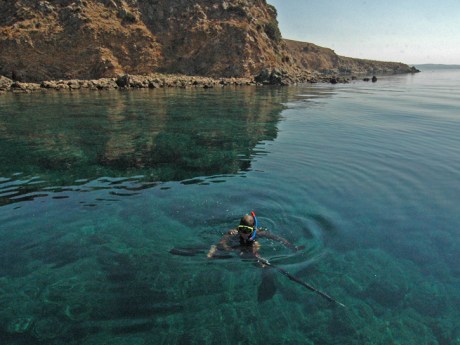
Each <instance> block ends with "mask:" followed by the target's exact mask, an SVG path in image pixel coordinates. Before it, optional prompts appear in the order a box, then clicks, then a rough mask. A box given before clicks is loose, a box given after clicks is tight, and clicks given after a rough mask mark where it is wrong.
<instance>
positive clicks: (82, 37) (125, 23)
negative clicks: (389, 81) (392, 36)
mask: <svg viewBox="0 0 460 345" xmlns="http://www.w3.org/2000/svg"><path fill="white" fill-rule="evenodd" d="M276 18H277V12H276V9H275V8H274V7H273V6H271V5H269V4H267V3H266V1H265V0H223V1H215V0H193V1H166V0H134V1H129V2H128V1H122V0H103V1H102V0H98V1H96V0H48V1H45V0H43V1H35V0H4V1H1V2H0V47H1V49H0V75H1V76H3V77H2V81H0V84H1V85H4V86H3V89H5V88H11V87H12V84H13V83H14V82H16V84H15V85H16V86H15V87H16V88H19V89H20V88H21V87H23V86H24V83H34V85H40V88H46V85H48V88H52V87H53V86H52V85H54V84H52V82H48V84H46V83H44V81H52V80H54V81H55V83H58V81H59V80H61V81H66V82H62V83H61V85H67V86H65V88H67V87H68V88H70V89H71V88H72V86H71V85H74V87H77V86H76V85H77V84H79V86H80V87H81V86H82V85H85V84H84V82H77V83H73V84H72V83H70V84H69V82H68V81H73V80H79V81H83V80H87V81H88V80H103V81H104V80H108V81H107V83H108V84H107V83H106V84H104V82H101V83H102V84H101V83H99V84H97V83H96V84H97V85H96V84H95V83H94V82H93V84H94V85H92V86H94V87H95V88H98V87H105V86H104V85H112V86H114V87H115V85H116V87H120V83H121V84H123V80H122V79H120V78H123V77H125V79H126V78H128V79H127V80H128V83H127V84H126V83H125V85H127V86H130V84H129V81H132V80H134V79H135V78H142V77H144V81H145V78H146V76H151V75H155V76H158V75H162V76H169V77H161V78H160V79H158V78H159V77H152V78H151V79H149V80H148V81H145V83H147V85H151V86H155V85H161V83H159V82H156V81H155V80H160V81H161V80H166V79H168V78H170V76H171V75H177V76H179V77H177V78H178V79H177V78H176V82H171V83H169V84H171V85H173V86H174V85H176V84H178V85H184V83H185V84H187V85H188V83H191V84H193V83H195V85H196V83H200V84H202V85H208V86H210V85H214V84H216V83H218V84H222V83H224V84H225V83H230V84H231V83H235V84H237V85H240V84H245V83H260V84H279V85H289V84H295V83H301V82H317V81H329V80H330V79H331V78H332V77H333V78H335V79H333V80H335V81H339V82H340V81H346V80H347V78H346V77H344V76H352V75H378V74H393V73H414V72H417V69H416V68H414V67H410V66H408V65H406V64H403V63H397V62H381V61H372V60H363V59H354V58H348V57H342V56H339V55H337V54H336V53H335V52H334V51H333V50H331V49H328V48H322V47H319V46H316V45H314V44H312V43H305V42H296V41H291V40H287V39H283V38H282V37H281V33H280V30H279V27H278V22H277V19H276ZM183 76H196V77H194V78H195V79H194V80H191V79H190V78H191V77H183ZM202 78H209V79H208V82H206V81H205V80H204V79H202ZM185 79H186V81H184V80H185ZM180 80H182V81H183V83H182V84H181V82H180ZM211 80H212V81H211ZM10 81H11V83H10V85H9V86H8V83H9V82H10ZM18 83H19V84H18ZM21 83H23V84H21ZM145 83H144V84H142V85H144V86H145V85H146V84H145ZM5 85H6V86H5ZM101 85H102V86H101ZM139 85H140V84H139ZM90 86H91V85H90ZM34 87H36V86H32V88H34ZM59 87H60V86H59ZM0 88H1V87H0Z"/></svg>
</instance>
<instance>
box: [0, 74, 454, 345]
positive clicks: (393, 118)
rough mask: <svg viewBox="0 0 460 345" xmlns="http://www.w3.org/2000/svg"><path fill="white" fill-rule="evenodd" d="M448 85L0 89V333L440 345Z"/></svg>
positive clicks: (449, 209) (447, 214)
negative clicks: (236, 235)
mask: <svg viewBox="0 0 460 345" xmlns="http://www.w3.org/2000/svg"><path fill="white" fill-rule="evenodd" d="M459 90H460V71H454V70H449V71H426V72H423V71H422V73H419V74H414V75H400V76H388V77H380V78H379V79H378V81H377V82H376V83H371V82H367V83H366V82H364V81H360V80H358V81H353V82H351V83H349V84H340V85H339V84H338V85H326V84H317V85H304V86H293V87H283V88H277V87H254V86H252V87H236V88H233V87H231V88H230V87H225V88H215V89H207V90H202V89H158V90H132V91H127V92H124V91H114V92H111V91H104V92H72V93H68V92H54V93H45V94H42V93H32V94H14V93H5V94H3V95H0V343H1V344H5V345H41V344H47V345H61V344H70V345H73V344H75V345H76V344H78V345H99V344H110V345H125V344H130V345H144V344H145V345H147V344H200V345H204V344H219V345H224V344H232V345H233V344H276V345H281V344H303V345H313V344H315V345H324V344H327V345H331V344H336V345H347V344H356V345H362V344H373V345H388V344H401V345H412V344H414V345H459V344H460V264H459V259H460V183H459V181H460V135H459V134H460V91H459ZM251 211H255V212H256V214H257V216H258V223H259V226H260V227H263V228H266V229H268V230H269V231H271V232H272V233H273V234H276V235H277V236H281V237H283V238H285V239H287V240H289V241H290V242H291V243H293V244H294V245H296V246H298V247H299V248H300V250H298V251H293V250H291V249H289V248H286V247H285V246H283V245H282V244H280V243H278V242H276V241H271V240H267V239H264V238H260V239H259V241H260V244H261V247H260V250H259V254H260V256H261V257H263V258H265V259H266V260H268V261H269V262H271V264H273V265H274V266H276V267H277V268H276V267H269V266H265V267H262V265H261V264H260V263H259V262H257V260H256V259H254V257H252V256H251V255H249V254H248V253H244V252H241V251H240V250H238V248H236V249H235V251H233V252H228V253H223V254H224V255H219V256H218V257H217V258H216V259H212V260H210V259H208V258H207V256H206V253H207V251H208V249H209V247H210V246H211V245H213V244H216V243H218V242H219V240H220V239H221V237H222V236H223V235H224V234H225V233H226V232H227V231H228V230H229V229H231V228H234V227H236V226H237V225H238V224H239V220H240V218H241V217H242V216H243V215H244V214H246V213H248V212H251ZM221 254H222V253H221ZM278 268H279V269H278ZM283 272H287V273H288V274H290V275H292V276H293V277H296V278H297V279H299V280H300V281H303V282H305V283H307V284H309V285H310V286H313V287H314V288H316V289H319V290H320V291H322V292H324V293H326V294H328V295H329V296H331V297H332V298H334V299H335V300H337V301H338V302H340V303H342V304H344V305H345V307H342V306H340V305H339V304H338V303H334V302H330V301H329V300H327V299H326V298H324V296H321V295H320V294H318V293H315V292H313V291H311V290H309V289H307V288H305V286H302V285H301V284H299V282H298V281H295V280H292V279H289V278H290V277H288V276H287V275H285V274H283ZM292 276H291V277H292Z"/></svg>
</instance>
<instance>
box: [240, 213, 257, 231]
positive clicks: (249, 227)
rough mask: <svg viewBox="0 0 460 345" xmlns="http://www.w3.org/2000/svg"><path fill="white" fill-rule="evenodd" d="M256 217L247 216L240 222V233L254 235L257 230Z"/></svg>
mask: <svg viewBox="0 0 460 345" xmlns="http://www.w3.org/2000/svg"><path fill="white" fill-rule="evenodd" d="M254 225H255V220H254V217H253V216H251V215H249V214H247V215H245V216H244V217H243V218H241V220H240V225H238V232H240V233H243V234H252V232H253V231H254V228H255V226H254Z"/></svg>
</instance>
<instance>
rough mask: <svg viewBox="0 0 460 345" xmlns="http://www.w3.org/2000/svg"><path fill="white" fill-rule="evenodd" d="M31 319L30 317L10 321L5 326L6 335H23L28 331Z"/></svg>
mask: <svg viewBox="0 0 460 345" xmlns="http://www.w3.org/2000/svg"><path fill="white" fill-rule="evenodd" d="M33 320H34V319H33V318H32V317H31V316H27V317H18V318H17V319H14V320H13V321H11V322H10V323H9V324H8V326H7V332H8V333H24V332H26V331H28V330H29V328H30V326H31V325H32V323H33Z"/></svg>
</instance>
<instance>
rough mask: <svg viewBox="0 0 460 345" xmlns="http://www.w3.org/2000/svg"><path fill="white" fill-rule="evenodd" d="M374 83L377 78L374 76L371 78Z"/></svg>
mask: <svg viewBox="0 0 460 345" xmlns="http://www.w3.org/2000/svg"><path fill="white" fill-rule="evenodd" d="M376 81H377V77H376V76H375V75H374V76H373V77H372V82H373V83H375V82H376Z"/></svg>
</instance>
